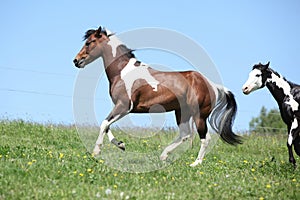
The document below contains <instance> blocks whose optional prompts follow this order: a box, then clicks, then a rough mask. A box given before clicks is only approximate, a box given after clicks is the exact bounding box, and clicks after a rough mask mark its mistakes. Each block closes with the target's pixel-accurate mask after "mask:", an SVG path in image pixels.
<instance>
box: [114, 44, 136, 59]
mask: <svg viewBox="0 0 300 200" xmlns="http://www.w3.org/2000/svg"><path fill="white" fill-rule="evenodd" d="M118 49H119V50H120V51H121V52H122V55H124V56H126V57H128V58H135V55H134V53H133V51H134V50H133V49H129V48H128V47H126V46H125V45H124V44H121V45H119V46H118Z"/></svg>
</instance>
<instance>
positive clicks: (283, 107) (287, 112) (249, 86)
mask: <svg viewBox="0 0 300 200" xmlns="http://www.w3.org/2000/svg"><path fill="white" fill-rule="evenodd" d="M269 64H270V62H268V63H267V64H266V65H263V64H261V63H259V64H256V65H254V66H253V69H252V71H251V72H250V74H249V78H248V80H247V81H246V83H245V84H244V86H243V89H242V90H243V92H244V94H249V93H251V92H253V91H255V90H257V89H260V88H263V87H264V86H267V88H268V89H269V91H270V92H271V94H272V95H273V97H274V98H275V100H276V101H277V103H278V106H279V110H280V114H281V118H282V120H283V121H284V122H285V123H286V125H287V128H288V139H287V147H288V152H289V161H290V162H291V163H293V164H294V165H296V160H295V158H294V155H293V150H292V145H294V150H295V152H296V153H297V155H298V156H300V136H299V131H300V110H299V109H300V108H299V104H300V85H297V84H295V83H292V82H290V81H287V80H286V79H285V78H284V77H282V76H281V75H280V74H278V73H277V72H275V71H274V70H273V69H271V68H270V67H269Z"/></svg>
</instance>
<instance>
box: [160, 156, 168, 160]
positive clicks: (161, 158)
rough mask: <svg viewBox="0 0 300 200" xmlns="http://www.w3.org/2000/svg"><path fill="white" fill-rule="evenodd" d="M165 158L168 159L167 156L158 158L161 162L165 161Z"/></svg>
mask: <svg viewBox="0 0 300 200" xmlns="http://www.w3.org/2000/svg"><path fill="white" fill-rule="evenodd" d="M167 158H168V155H161V156H160V160H161V161H165V160H167Z"/></svg>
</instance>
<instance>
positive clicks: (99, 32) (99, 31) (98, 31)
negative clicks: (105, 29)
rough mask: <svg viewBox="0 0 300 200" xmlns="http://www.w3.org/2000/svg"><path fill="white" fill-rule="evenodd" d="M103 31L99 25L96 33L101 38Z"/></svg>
mask: <svg viewBox="0 0 300 200" xmlns="http://www.w3.org/2000/svg"><path fill="white" fill-rule="evenodd" d="M101 31H102V27H101V26H99V28H98V29H97V31H96V34H95V36H96V37H97V38H100V37H101Z"/></svg>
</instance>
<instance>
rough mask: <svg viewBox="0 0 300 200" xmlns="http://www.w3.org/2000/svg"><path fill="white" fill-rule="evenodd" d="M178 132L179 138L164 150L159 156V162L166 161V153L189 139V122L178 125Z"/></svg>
mask: <svg viewBox="0 0 300 200" xmlns="http://www.w3.org/2000/svg"><path fill="white" fill-rule="evenodd" d="M179 132H180V133H179V137H178V138H177V139H176V140H175V141H174V142H173V143H172V144H170V145H169V146H167V147H166V148H165V149H164V151H163V152H162V154H161V155H160V160H166V159H167V157H168V153H170V152H172V151H173V150H174V149H175V148H176V147H178V146H179V145H180V144H181V143H183V142H184V141H186V140H187V139H188V138H190V137H191V131H190V124H189V121H187V122H185V123H182V124H180V125H179Z"/></svg>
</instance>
